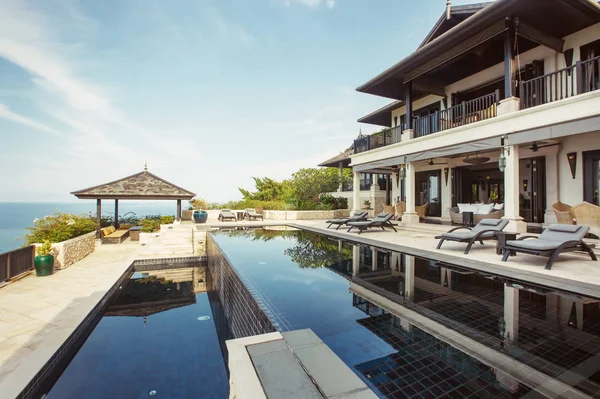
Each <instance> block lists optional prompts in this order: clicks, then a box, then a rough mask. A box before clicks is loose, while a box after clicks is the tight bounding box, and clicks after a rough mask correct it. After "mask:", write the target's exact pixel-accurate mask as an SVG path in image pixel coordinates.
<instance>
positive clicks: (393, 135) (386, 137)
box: [354, 126, 402, 154]
mask: <svg viewBox="0 0 600 399" xmlns="http://www.w3.org/2000/svg"><path fill="white" fill-rule="evenodd" d="M401 134H402V127H401V126H396V127H393V128H391V129H385V130H383V131H381V132H377V133H373V134H371V135H369V136H365V137H363V138H361V139H357V140H354V153H355V154H358V153H360V152H365V151H370V150H374V149H375V148H380V147H385V146H386V145H390V144H394V143H399V142H400V135H401Z"/></svg>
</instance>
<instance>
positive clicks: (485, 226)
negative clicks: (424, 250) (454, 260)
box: [435, 219, 508, 254]
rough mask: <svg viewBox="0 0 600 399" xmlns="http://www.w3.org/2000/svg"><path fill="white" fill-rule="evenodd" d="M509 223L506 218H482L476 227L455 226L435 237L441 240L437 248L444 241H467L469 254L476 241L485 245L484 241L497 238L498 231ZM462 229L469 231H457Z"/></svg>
mask: <svg viewBox="0 0 600 399" xmlns="http://www.w3.org/2000/svg"><path fill="white" fill-rule="evenodd" d="M507 225H508V220H505V219H482V220H480V221H479V223H477V225H476V226H475V227H466V226H460V227H455V228H453V229H451V230H449V231H448V232H446V233H444V234H442V235H441V236H437V237H435V238H437V239H439V240H440V242H438V245H437V248H436V249H440V248H441V247H442V244H443V243H444V241H455V242H465V243H467V248H465V254H468V253H469V251H470V250H471V247H472V246H473V244H474V243H475V242H477V241H479V242H480V243H481V245H483V241H487V240H496V239H497V237H496V233H497V232H499V231H502V230H504V228H505V227H506V226H507ZM461 229H466V230H467V231H460V232H459V231H457V230H461Z"/></svg>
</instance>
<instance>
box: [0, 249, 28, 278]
mask: <svg viewBox="0 0 600 399" xmlns="http://www.w3.org/2000/svg"><path fill="white" fill-rule="evenodd" d="M34 258H35V246H34V245H30V246H27V247H23V248H20V249H15V250H14V251H10V252H5V253H3V254H0V283H4V282H6V281H9V280H11V279H13V278H15V277H17V276H19V275H21V274H23V273H26V272H28V271H30V270H33V259H34Z"/></svg>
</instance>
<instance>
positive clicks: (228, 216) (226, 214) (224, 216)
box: [219, 209, 237, 222]
mask: <svg viewBox="0 0 600 399" xmlns="http://www.w3.org/2000/svg"><path fill="white" fill-rule="evenodd" d="M219 220H220V221H221V222H224V221H225V220H233V221H234V222H235V221H237V217H236V216H235V213H233V212H231V209H221V212H219Z"/></svg>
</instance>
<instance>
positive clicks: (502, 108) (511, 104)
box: [497, 20, 521, 116]
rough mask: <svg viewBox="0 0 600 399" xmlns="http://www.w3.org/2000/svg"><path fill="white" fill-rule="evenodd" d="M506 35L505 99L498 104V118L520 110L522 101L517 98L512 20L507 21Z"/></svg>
mask: <svg viewBox="0 0 600 399" xmlns="http://www.w3.org/2000/svg"><path fill="white" fill-rule="evenodd" d="M506 27H507V30H506V32H505V34H504V98H503V99H502V100H500V103H499V104H498V110H497V114H498V116H501V115H506V114H511V113H514V112H517V111H518V110H519V109H520V107H521V106H520V100H519V98H518V97H515V81H514V80H513V76H514V73H515V51H514V43H515V27H514V23H513V21H511V20H507V21H506Z"/></svg>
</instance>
